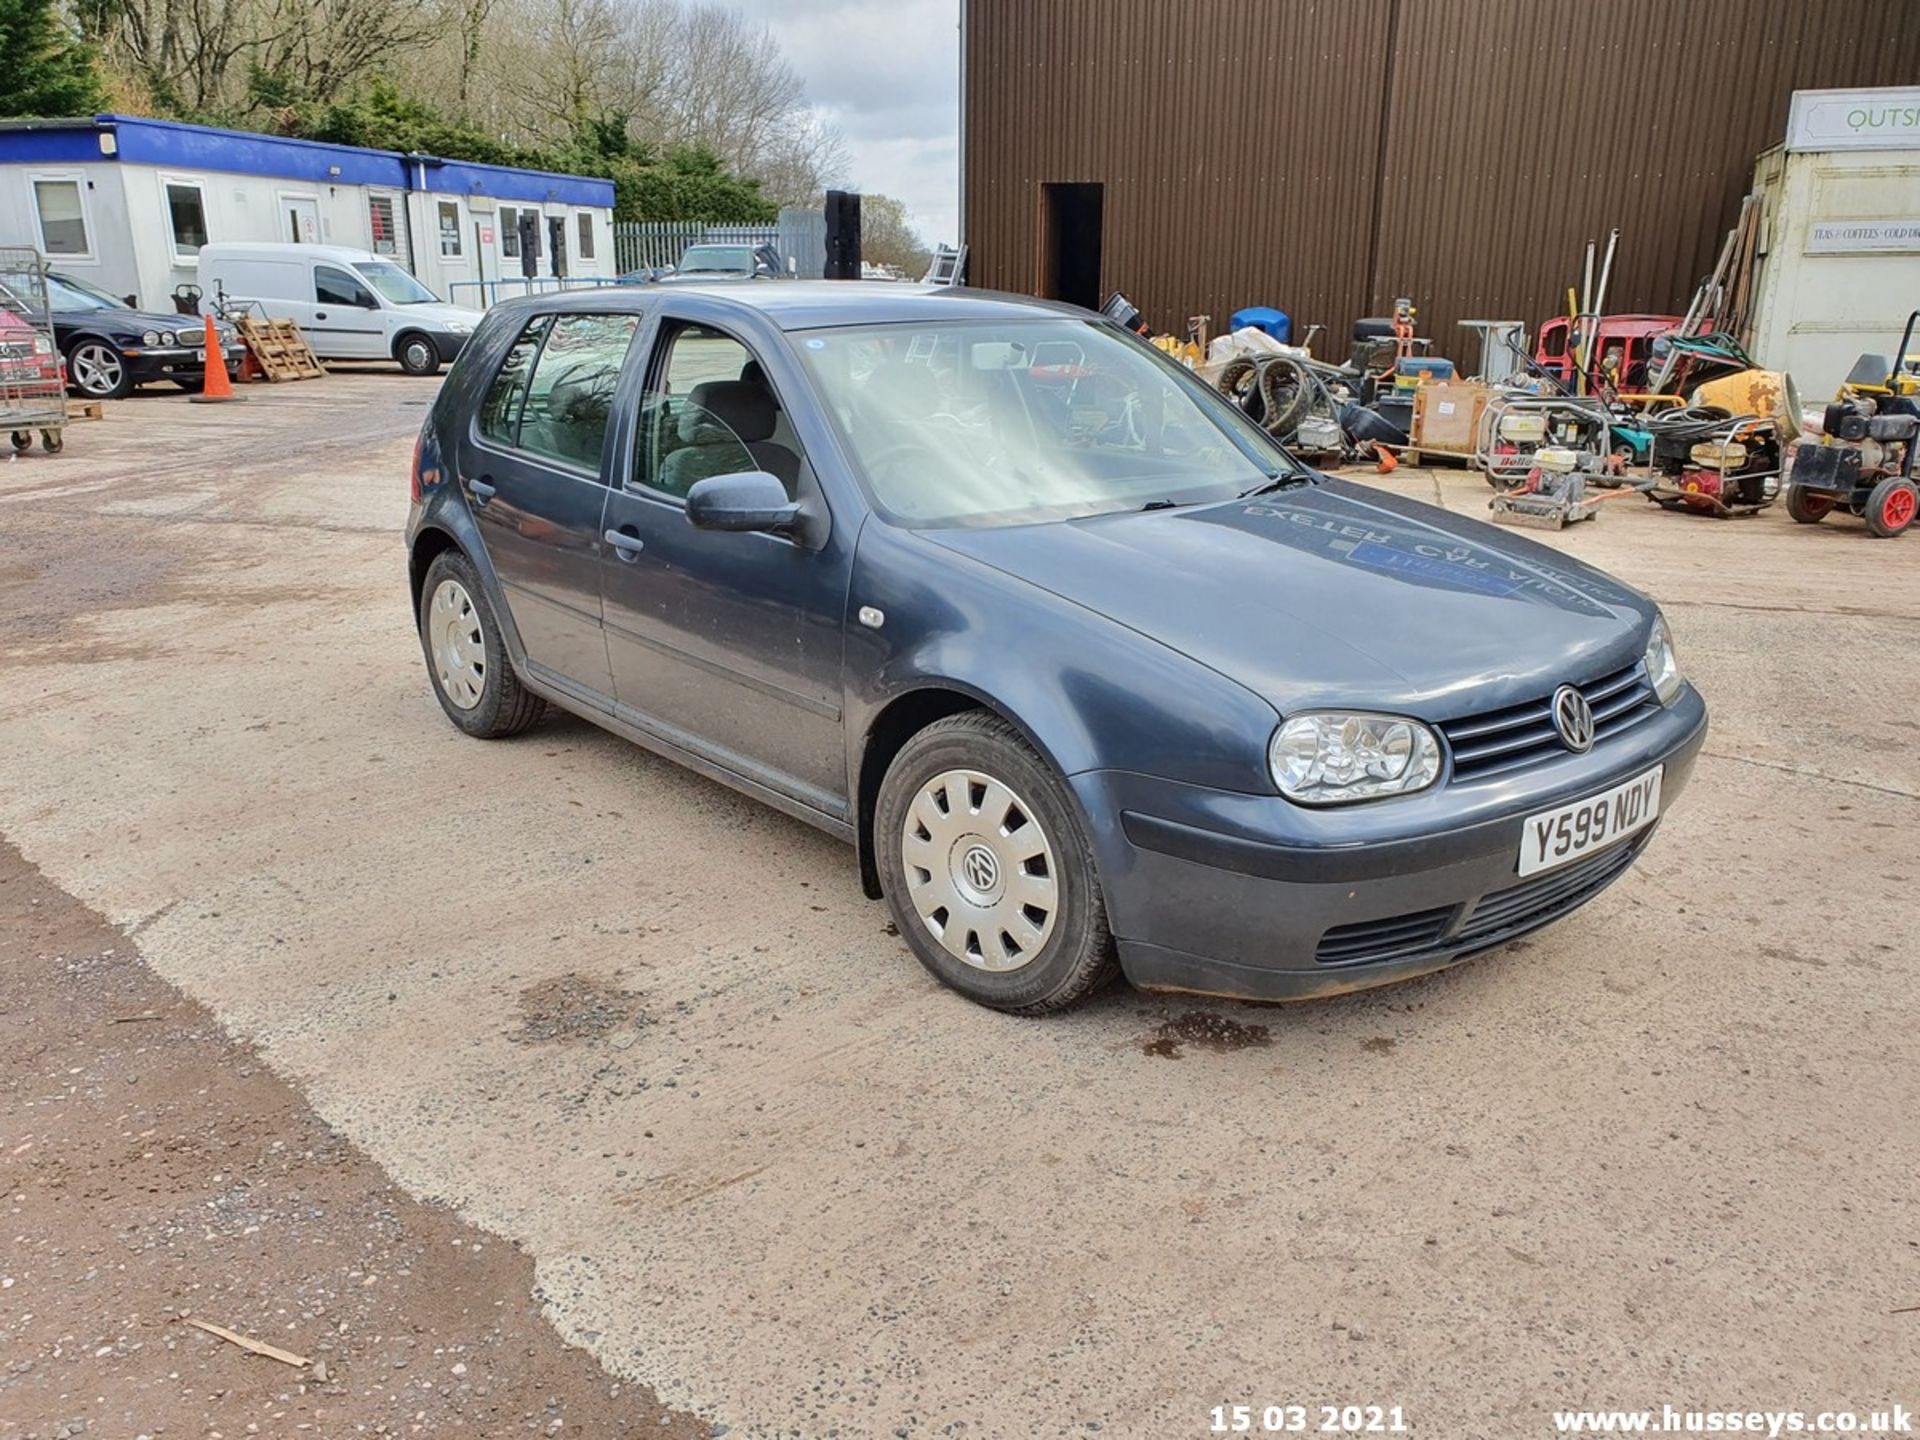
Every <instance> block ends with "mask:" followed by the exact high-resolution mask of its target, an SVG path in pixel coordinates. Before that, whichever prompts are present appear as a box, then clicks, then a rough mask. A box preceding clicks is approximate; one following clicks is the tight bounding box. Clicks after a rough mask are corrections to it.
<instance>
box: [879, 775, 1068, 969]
mask: <svg viewBox="0 0 1920 1440" xmlns="http://www.w3.org/2000/svg"><path fill="white" fill-rule="evenodd" d="M900 853H901V858H902V859H903V861H904V862H905V865H906V872H907V894H908V897H909V898H910V899H911V900H912V902H913V909H914V913H915V914H917V915H918V916H919V917H920V920H921V923H923V924H924V925H925V926H926V927H927V929H928V931H929V932H930V933H931V934H932V935H933V938H934V939H936V940H938V941H939V942H940V944H941V946H942V947H943V948H944V949H945V950H946V951H947V953H948V954H950V955H952V956H953V957H954V958H955V959H957V960H961V961H964V962H965V963H966V964H968V965H971V966H973V967H974V968H975V969H978V970H993V971H1007V970H1018V969H1019V968H1020V967H1021V966H1023V965H1027V964H1030V963H1031V962H1032V961H1033V959H1034V958H1035V957H1036V956H1037V955H1039V953H1040V950H1041V948H1042V947H1043V946H1044V945H1045V944H1046V943H1047V937H1048V936H1050V935H1052V934H1053V922H1054V917H1055V916H1056V915H1057V914H1058V913H1059V910H1060V894H1059V881H1058V875H1059V870H1058V867H1057V866H1056V865H1055V864H1054V858H1053V847H1052V845H1051V844H1050V843H1049V842H1048V840H1047V835H1046V832H1045V831H1044V830H1042V829H1041V828H1040V820H1039V817H1037V816H1036V815H1035V814H1034V812H1033V810H1032V809H1031V808H1030V807H1029V806H1028V805H1027V803H1026V802H1025V801H1024V800H1022V799H1021V798H1020V797H1019V796H1018V795H1016V794H1014V793H1013V791H1012V790H1011V789H1010V788H1008V787H1007V786H1006V785H1005V784H1004V783H1002V782H1001V781H999V780H996V779H994V778H993V777H992V776H991V775H987V774H983V773H982V772H980V771H978V770H949V771H947V772H946V773H944V774H941V775H936V776H934V777H933V779H931V780H929V781H928V782H927V783H926V784H925V785H923V786H922V787H921V788H920V793H919V794H918V795H916V796H914V798H913V804H912V805H911V806H910V807H909V808H908V810H907V819H906V824H905V825H904V826H902V827H901V835H900Z"/></svg>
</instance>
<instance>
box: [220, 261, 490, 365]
mask: <svg viewBox="0 0 1920 1440" xmlns="http://www.w3.org/2000/svg"><path fill="white" fill-rule="evenodd" d="M216 299H221V300H224V301H225V303H226V304H228V305H229V306H232V305H236V304H239V305H243V306H248V307H252V308H254V310H255V313H263V314H265V315H266V317H267V318H268V319H270V320H292V321H294V322H296V323H297V324H298V325H299V326H300V328H301V329H302V330H304V331H305V332H306V334H307V340H308V342H309V343H310V344H311V345H312V346H313V353H314V354H316V355H318V356H319V357H320V358H321V359H322V360H398V361H399V362H400V368H401V369H402V370H405V371H406V372H407V373H408V374H409V375H431V374H433V372H434V371H436V370H438V369H439V368H440V366H441V364H442V363H443V362H446V361H449V360H452V359H453V357H454V356H455V355H458V354H459V353H460V347H461V346H462V345H464V344H466V343H467V337H468V336H469V335H471V334H472V333H473V327H474V326H476V325H478V324H479V323H480V312H479V311H478V310H468V309H464V308H463V307H461V306H459V305H449V304H447V303H446V302H445V301H444V300H442V299H441V298H440V297H439V296H438V295H436V294H434V293H433V291H431V290H429V289H428V288H427V287H426V286H424V285H422V284H421V283H420V282H419V281H418V280H416V279H414V278H413V276H411V275H409V274H408V273H407V272H406V271H405V270H403V269H401V268H400V267H399V266H398V265H396V264H394V263H393V261H392V260H390V259H388V258H386V257H385V256H381V255H375V254H374V253H372V252H371V251H369V250H353V249H349V248H347V247H345V246H342V245H294V244H287V243H276V244H268V243H265V242H262V243H258V244H253V243H245V242H239V241H233V242H227V241H222V242H220V243H217V244H213V245H202V246H201V247H200V305H201V308H202V309H203V310H206V311H209V312H211V310H212V308H213V305H214V302H215V300H216Z"/></svg>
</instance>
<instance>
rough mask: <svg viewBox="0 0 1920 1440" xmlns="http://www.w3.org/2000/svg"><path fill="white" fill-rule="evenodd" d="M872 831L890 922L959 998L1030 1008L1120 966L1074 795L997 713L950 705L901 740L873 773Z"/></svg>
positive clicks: (1076, 997) (1055, 1005) (1070, 994)
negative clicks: (881, 773)
mask: <svg viewBox="0 0 1920 1440" xmlns="http://www.w3.org/2000/svg"><path fill="white" fill-rule="evenodd" d="M874 844H875V850H876V858H877V859H878V861H879V868H880V877H881V887H882V889H884V890H885V892H886V896H887V904H888V906H889V908H890V909H891V910H892V912H893V919H894V924H895V925H896V926H897V927H898V929H899V931H900V934H901V935H902V936H903V937H904V938H905V939H906V941H907V944H908V945H909V946H911V947H912V949H913V953H914V954H915V956H917V957H918V958H919V960H920V963H921V964H923V965H925V966H926V967H927V969H928V970H930V971H931V972H933V975H934V977H935V978H936V979H938V980H939V981H940V982H941V983H943V984H945V985H948V986H950V987H951V988H953V989H955V990H958V991H959V992H960V993H961V994H962V995H965V996H966V997H967V998H968V999H969V1000H974V1001H977V1002H978V1003H980V1004H982V1005H987V1006H991V1007H992V1008H994V1009H996V1010H1009V1011H1013V1012H1014V1013H1016V1014H1023V1015H1038V1014H1042V1013H1044V1012H1046V1011H1049V1010H1061V1009H1065V1008H1066V1007H1067V1006H1069V1005H1073V1004H1075V1003H1077V1002H1079V1001H1080V1000H1083V999H1085V998H1086V997H1087V996H1088V995H1091V994H1092V993H1093V992H1094V991H1095V990H1098V989H1099V988H1100V987H1101V986H1102V985H1104V984H1105V983H1106V982H1107V981H1109V980H1110V979H1112V978H1113V976H1114V974H1115V973H1116V971H1117V969H1118V965H1117V962H1116V960H1115V958H1114V948H1113V937H1112V934H1111V933H1110V932H1109V930H1108V928H1107V913H1106V905H1105V902H1104V900H1103V898H1102V896H1101V893H1100V881H1099V877H1098V875H1097V874H1096V873H1095V871H1094V864H1093V852H1092V849H1091V847H1090V846H1089V845H1088V843H1087V838H1086V832H1085V829H1084V827H1083V826H1082V825H1081V822H1080V817H1079V814H1078V813H1077V811H1076V810H1075V808H1074V805H1073V801H1072V797H1071V796H1070V795H1069V794H1068V792H1067V788H1066V785H1065V784H1064V783H1063V782H1062V781H1061V780H1060V779H1059V777H1057V776H1056V775H1055V774H1054V773H1053V771H1052V769H1051V767H1050V766H1048V764H1047V763H1046V761H1045V760H1043V759H1042V758H1041V757H1040V756H1039V755H1038V754H1036V753H1035V752H1034V750H1033V747H1032V746H1030V745H1028V744H1027V742H1026V740H1025V739H1024V738H1022V736H1021V735H1020V733H1019V731H1017V730H1015V729H1014V727H1013V726H1011V725H1009V724H1008V723H1007V722H1006V721H1004V720H1002V719H1000V717H999V716H997V715H993V714H990V713H988V712H986V711H969V712H966V713H964V714H960V715H955V716H952V717H950V718H948V719H945V720H941V721H938V722H937V723H935V724H933V725H930V726H928V727H927V728H926V729H925V730H922V731H921V732H920V733H919V734H918V735H915V736H914V737H913V738H912V739H911V740H909V741H908V742H907V743H906V745H905V746H904V747H903V748H902V749H901V751H900V753H899V754H898V755H897V756H895V757H894V761H893V764H892V765H891V766H889V767H888V769H887V775H886V778H885V779H884V780H883V781H882V782H881V786H880V794H879V797H878V804H877V805H876V806H875V813H874Z"/></svg>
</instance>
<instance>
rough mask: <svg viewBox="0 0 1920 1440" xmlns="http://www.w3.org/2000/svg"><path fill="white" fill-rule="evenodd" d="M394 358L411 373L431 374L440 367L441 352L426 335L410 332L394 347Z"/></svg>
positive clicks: (403, 368) (402, 367)
mask: <svg viewBox="0 0 1920 1440" xmlns="http://www.w3.org/2000/svg"><path fill="white" fill-rule="evenodd" d="M393 358H394V359H396V360H398V361H399V362H400V368H401V369H402V370H404V371H406V372H407V374H409V375H431V374H433V372H434V371H436V370H438V369H439V368H440V352H439V351H438V350H436V349H434V348H433V342H432V341H431V340H429V339H428V338H427V337H426V336H424V335H421V334H417V333H414V332H409V333H407V334H405V335H402V336H401V337H400V341H399V343H398V344H397V345H395V346H394V347H393Z"/></svg>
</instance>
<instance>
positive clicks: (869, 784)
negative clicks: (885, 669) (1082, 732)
mask: <svg viewBox="0 0 1920 1440" xmlns="http://www.w3.org/2000/svg"><path fill="white" fill-rule="evenodd" d="M970 710H985V711H987V712H989V713H990V714H993V715H997V716H999V717H1000V718H1001V719H1002V720H1004V721H1006V722H1007V724H1009V725H1011V726H1012V727H1013V728H1014V729H1015V730H1017V731H1019V732H1020V734H1021V736H1022V737H1023V738H1024V739H1025V740H1026V742H1027V743H1028V744H1029V745H1031V746H1032V747H1033V748H1034V751H1035V753H1036V754H1038V755H1039V756H1040V758H1041V759H1042V760H1044V761H1045V762H1046V763H1047V764H1049V765H1051V766H1053V768H1054V769H1055V770H1056V771H1057V770H1059V768H1060V767H1059V764H1058V763H1057V762H1056V760H1055V759H1054V757H1053V756H1052V754H1050V753H1049V751H1048V749H1047V747H1046V745H1044V744H1043V743H1042V742H1041V740H1040V738H1039V737H1038V736H1037V735H1035V734H1034V733H1033V731H1032V729H1031V727H1029V726H1028V725H1027V724H1026V723H1025V722H1024V721H1022V720H1021V718H1020V717H1019V716H1018V715H1016V714H1014V713H1012V712H1011V711H1010V710H1009V709H1008V708H1007V707H1006V706H1005V705H1003V704H1001V703H1000V702H999V701H998V700H996V699H994V698H993V697H991V696H989V695H987V694H985V693H983V692H982V691H979V690H976V689H974V688H973V687H971V686H967V685H962V684H959V683H957V682H955V681H951V680H939V681H929V682H928V683H926V684H923V685H918V686H915V687H914V688H913V689H911V690H907V691H904V692H902V693H900V694H898V695H895V696H893V697H892V698H891V699H889V700H888V701H887V702H886V704H885V705H883V706H882V707H881V708H880V709H879V711H877V712H876V713H875V715H874V717H873V720H872V722H871V723H870V724H869V725H868V726H867V730H866V734H865V735H864V736H863V737H862V740H861V746H860V766H859V772H858V774H857V775H856V777H855V782H854V846H855V850H856V852H857V853H858V855H859V859H860V885H861V888H862V889H863V890H864V891H865V892H866V894H867V898H868V899H871V900H878V899H879V898H880V896H881V890H880V869H879V866H878V864H877V863H876V862H875V859H874V845H873V817H874V811H875V810H876V809H877V808H878V805H879V800H880V782H881V781H882V780H883V779H885V778H886V774H887V767H888V766H890V765H891V764H892V763H893V759H894V757H895V756H896V755H898V754H899V753H900V751H901V750H902V749H903V748H904V747H905V746H906V743H907V742H908V741H909V740H911V739H912V738H913V737H914V736H915V735H918V734H919V733H920V732H921V731H922V730H924V729H926V728H927V727H928V726H929V725H932V724H935V723H937V722H939V721H941V720H945V719H947V718H948V717H949V716H953V715H961V714H965V713H966V712H967V711H970ZM1067 792H1068V796H1069V803H1070V804H1072V803H1077V802H1075V801H1074V800H1073V799H1072V787H1071V786H1069V787H1067Z"/></svg>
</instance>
